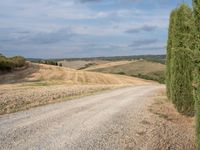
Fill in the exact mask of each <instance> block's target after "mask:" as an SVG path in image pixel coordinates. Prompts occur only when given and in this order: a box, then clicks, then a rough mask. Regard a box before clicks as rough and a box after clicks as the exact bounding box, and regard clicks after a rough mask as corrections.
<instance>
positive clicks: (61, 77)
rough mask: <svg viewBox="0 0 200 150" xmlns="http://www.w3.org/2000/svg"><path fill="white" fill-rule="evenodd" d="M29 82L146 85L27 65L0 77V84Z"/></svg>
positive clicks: (110, 76)
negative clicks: (25, 67)
mask: <svg viewBox="0 0 200 150" xmlns="http://www.w3.org/2000/svg"><path fill="white" fill-rule="evenodd" d="M18 82H20V83H21V82H29V83H31V84H44V83H45V84H69V85H71V84H137V83H140V84H141V83H147V82H146V81H144V80H142V79H138V78H133V77H127V76H122V75H113V74H103V73H96V72H87V71H78V70H74V69H68V68H64V67H57V66H51V65H42V64H33V63H29V67H28V68H27V69H25V70H20V71H16V72H13V73H9V74H5V75H1V76H0V83H18Z"/></svg>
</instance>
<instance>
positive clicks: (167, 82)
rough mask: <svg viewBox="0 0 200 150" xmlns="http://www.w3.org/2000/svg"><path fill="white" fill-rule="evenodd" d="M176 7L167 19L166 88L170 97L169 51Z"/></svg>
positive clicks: (170, 49) (171, 45)
mask: <svg viewBox="0 0 200 150" xmlns="http://www.w3.org/2000/svg"><path fill="white" fill-rule="evenodd" d="M176 13H177V11H176V9H174V10H173V11H172V12H171V15H170V21H169V29H168V41H167V60H166V89H167V96H168V98H169V99H171V57H172V56H171V53H172V48H173V43H174V32H175V30H174V28H175V21H176Z"/></svg>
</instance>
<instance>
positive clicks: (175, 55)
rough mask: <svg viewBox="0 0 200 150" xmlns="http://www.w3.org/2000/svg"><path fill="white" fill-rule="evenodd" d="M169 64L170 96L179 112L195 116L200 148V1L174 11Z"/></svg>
mask: <svg viewBox="0 0 200 150" xmlns="http://www.w3.org/2000/svg"><path fill="white" fill-rule="evenodd" d="M166 64H167V67H166V88H167V96H168V98H169V99H170V100H171V101H172V102H173V103H174V105H175V107H176V109H177V110H178V112H180V113H182V114H184V115H188V116H194V115H195V120H196V145H197V149H198V150H200V0H193V9H192V8H190V7H189V6H188V5H187V4H186V3H183V4H181V5H180V6H179V7H177V8H176V9H174V10H172V12H171V15H170V23H169V31H168V43H167V59H166Z"/></svg>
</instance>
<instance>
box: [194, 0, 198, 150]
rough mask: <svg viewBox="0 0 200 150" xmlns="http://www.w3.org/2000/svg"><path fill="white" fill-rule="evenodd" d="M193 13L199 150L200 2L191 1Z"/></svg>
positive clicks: (196, 118) (195, 96) (196, 0)
mask: <svg viewBox="0 0 200 150" xmlns="http://www.w3.org/2000/svg"><path fill="white" fill-rule="evenodd" d="M193 11H194V18H195V29H196V32H195V34H194V37H195V38H194V41H195V50H194V56H195V57H194V64H195V69H194V81H193V87H194V99H195V120H196V145H197V149H198V150H200V0H193Z"/></svg>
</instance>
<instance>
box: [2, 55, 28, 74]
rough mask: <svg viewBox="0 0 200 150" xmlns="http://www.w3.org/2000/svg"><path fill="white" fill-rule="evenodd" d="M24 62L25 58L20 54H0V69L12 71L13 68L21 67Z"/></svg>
mask: <svg viewBox="0 0 200 150" xmlns="http://www.w3.org/2000/svg"><path fill="white" fill-rule="evenodd" d="M25 64H26V60H25V59H24V58H23V57H21V56H15V57H12V58H7V57H5V56H3V55H1V56H0V71H2V72H6V71H12V70H13V69H15V68H19V67H23V66H24V65H25Z"/></svg>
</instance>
